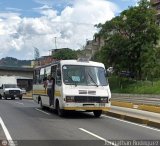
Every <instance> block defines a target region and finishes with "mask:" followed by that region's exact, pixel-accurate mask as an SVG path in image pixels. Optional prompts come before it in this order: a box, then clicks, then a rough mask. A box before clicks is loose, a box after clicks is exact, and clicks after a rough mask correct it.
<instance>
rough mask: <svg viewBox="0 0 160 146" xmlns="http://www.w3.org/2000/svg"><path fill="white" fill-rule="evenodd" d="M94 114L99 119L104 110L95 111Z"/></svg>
mask: <svg viewBox="0 0 160 146" xmlns="http://www.w3.org/2000/svg"><path fill="white" fill-rule="evenodd" d="M93 113H94V116H95V117H96V118H99V117H100V116H101V114H102V110H96V111H93Z"/></svg>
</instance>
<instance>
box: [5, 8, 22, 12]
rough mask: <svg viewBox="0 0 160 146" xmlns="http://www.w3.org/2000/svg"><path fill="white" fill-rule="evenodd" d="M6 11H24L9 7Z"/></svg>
mask: <svg viewBox="0 0 160 146" xmlns="http://www.w3.org/2000/svg"><path fill="white" fill-rule="evenodd" d="M6 10H7V11H17V12H19V11H22V9H18V8H12V7H7V8H6Z"/></svg>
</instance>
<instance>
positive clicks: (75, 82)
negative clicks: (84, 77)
mask: <svg viewBox="0 0 160 146" xmlns="http://www.w3.org/2000/svg"><path fill="white" fill-rule="evenodd" d="M64 73H65V72H64ZM65 75H67V77H69V78H70V79H71V81H73V82H74V84H75V86H77V83H76V81H74V80H73V79H72V78H71V77H70V76H69V75H68V74H67V73H65Z"/></svg>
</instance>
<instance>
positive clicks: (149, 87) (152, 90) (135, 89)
mask: <svg viewBox="0 0 160 146" xmlns="http://www.w3.org/2000/svg"><path fill="white" fill-rule="evenodd" d="M109 84H110V88H111V92H113V93H133V94H160V79H155V80H154V81H153V82H152V81H136V80H132V79H127V78H120V77H115V76H114V77H109Z"/></svg>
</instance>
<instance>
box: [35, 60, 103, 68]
mask: <svg viewBox="0 0 160 146" xmlns="http://www.w3.org/2000/svg"><path fill="white" fill-rule="evenodd" d="M58 63H60V64H61V65H62V66H63V65H85V66H97V67H103V68H105V66H104V64H103V63H100V62H94V61H81V60H59V61H56V62H52V63H50V64H47V65H43V66H39V67H37V68H35V69H39V68H44V67H47V66H52V65H54V64H58Z"/></svg>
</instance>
